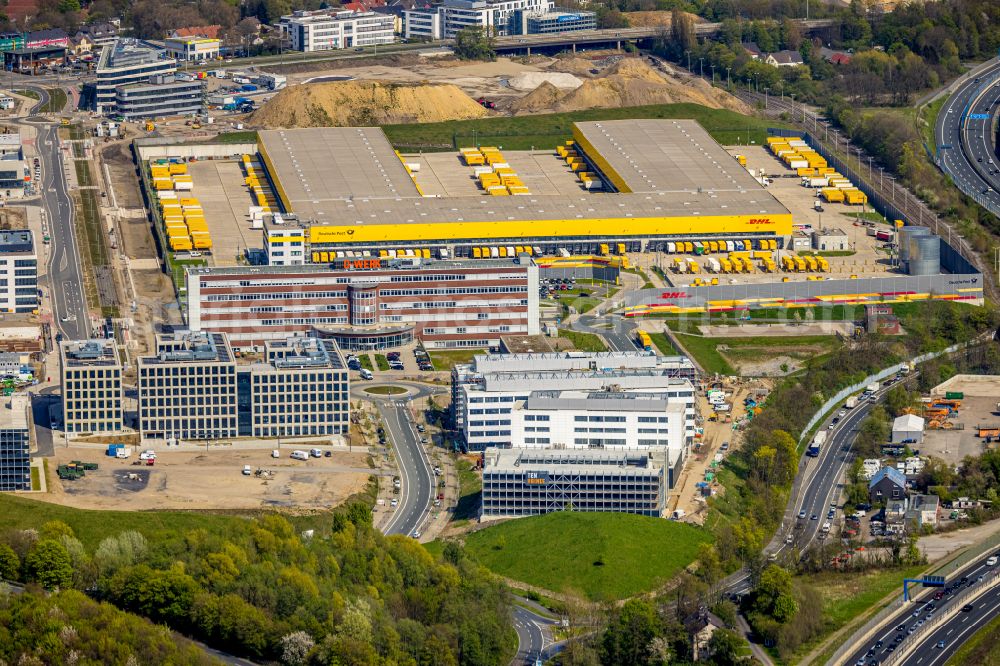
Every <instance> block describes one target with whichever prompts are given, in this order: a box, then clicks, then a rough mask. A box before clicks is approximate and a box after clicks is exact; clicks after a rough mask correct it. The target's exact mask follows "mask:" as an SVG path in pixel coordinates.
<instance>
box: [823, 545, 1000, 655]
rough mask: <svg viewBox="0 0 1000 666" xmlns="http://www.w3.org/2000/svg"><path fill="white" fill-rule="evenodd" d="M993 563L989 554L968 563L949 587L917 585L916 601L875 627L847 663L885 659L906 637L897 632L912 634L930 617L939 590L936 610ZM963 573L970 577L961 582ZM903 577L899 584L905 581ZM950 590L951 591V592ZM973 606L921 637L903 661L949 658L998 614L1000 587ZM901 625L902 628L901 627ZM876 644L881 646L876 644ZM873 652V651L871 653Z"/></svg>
mask: <svg viewBox="0 0 1000 666" xmlns="http://www.w3.org/2000/svg"><path fill="white" fill-rule="evenodd" d="M991 569H992V568H991V567H987V566H986V557H985V556H984V557H980V558H978V559H976V560H974V561H972V562H971V563H969V564H968V565H966V566H965V567H963V568H961V569H959V570H957V571H955V572H953V573H951V574H950V575H948V576H947V577H946V580H945V584H946V588H944V590H942V589H941V588H937V589H935V588H926V589H922V588H920V587H914V586H913V585H911V590H912V591H913V592H914V593H915V595H914V597H913V598H914V602H913V603H910V604H906V605H903V606H902V607H901V608H900V609H899V610H898V611H897V612H895V613H893V614H892V615H891V616H889V617H888V618H887V619H886V620H885V622H883V623H882V624H881V625H880V627H879V628H878V630H877V631H875V632H874V633H873V634H872V635H871V636H870V637H869V638H868V640H866V641H865V642H864V643H863V644H862V645H859V646H858V647H857V649H856V650H854V652H852V653H851V654H850V655H849V656H848V657H847V658H845V659H844V660H843V663H844V664H859V663H861V661H862V660H866V661H867V663H868V664H871V663H872V660H873V659H874V660H875V661H878V662H882V661H885V660H886V659H887V658H888V657H890V655H892V654H893V652H895V650H896V644H897V643H901V642H902V641H903V640H904V639H902V638H900V639H897V638H896V637H897V636H904V637H905V636H908V635H910V630H911V629H916V628H917V627H916V625H917V623H918V622H921V624H922V622H926V621H927V619H928V616H927V611H928V608H927V606H926V604H927V603H928V602H929V601H933V597H934V595H935V594H936V593H937V592H940V591H946V593H945V595H944V596H943V598H942V599H941V600H939V601H933V603H934V605H935V608H934V613H940V612H942V611H943V610H947V609H948V608H949V607H950V606H951V604H953V603H955V599H956V598H958V596H959V595H958V593H959V592H961V591H964V590H967V589H969V588H971V587H973V586H975V585H979V584H981V583H979V582H977V579H978V578H979V576H982V575H985V574H988V573H991ZM963 577H968V581H967V582H965V583H962V582H961V580H962V578H963ZM902 582H903V581H902V580H900V584H901V585H902ZM949 590H950V592H949ZM972 606H973V609H972V611H970V612H961V611H959V612H958V614H957V615H955V616H954V617H953V618H951V619H950V620H948V621H947V622H945V623H944V624H943V625H942V626H941V627H938V628H936V629H934V630H933V631H931V632H929V633H928V634H927V635H926V636H923V637H921V638H920V639H919V640H920V642H919V643H918V644H917V646H916V648H915V649H913V651H912V652H909V653H908V655H907V656H906V658H905V659H903V660H902V661H901V663H903V664H908V665H909V666H914V665H916V664H919V665H920V666H932V665H933V664H943V663H944V662H945V661H946V660H947V655H950V654H952V653H954V651H955V650H957V649H958V647H959V646H960V645H961V643H962V642H963V641H964V640H966V639H968V638H969V637H970V636H971V635H972V634H973V633H974V632H975V627H980V626H982V625H983V624H985V623H986V622H988V621H989V620H991V619H993V617H995V616H996V608H997V607H998V606H1000V587H994V588H992V589H991V590H989V591H988V592H986V593H985V594H984V596H981V597H979V598H978V599H977V600H975V601H974V602H972ZM900 627H902V628H903V630H902V631H898V629H899V628H900ZM942 640H943V641H945V648H944V650H940V649H938V648H937V647H936V645H937V643H938V641H942ZM876 645H877V646H878V647H876ZM869 653H870V654H869Z"/></svg>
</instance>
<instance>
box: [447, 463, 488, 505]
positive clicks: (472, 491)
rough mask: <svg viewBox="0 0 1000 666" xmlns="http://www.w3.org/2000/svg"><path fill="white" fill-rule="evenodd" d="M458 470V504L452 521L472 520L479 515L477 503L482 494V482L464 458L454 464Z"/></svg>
mask: <svg viewBox="0 0 1000 666" xmlns="http://www.w3.org/2000/svg"><path fill="white" fill-rule="evenodd" d="M456 469H457V470H458V504H457V506H456V507H455V513H453V514H452V520H472V519H473V518H476V517H477V516H478V515H479V503H480V499H481V496H482V492H483V482H482V479H480V477H479V473H478V472H477V471H476V469H475V467H474V466H473V465H472V463H470V462H469V461H468V460H466V459H465V458H459V459H458V461H457V463H456Z"/></svg>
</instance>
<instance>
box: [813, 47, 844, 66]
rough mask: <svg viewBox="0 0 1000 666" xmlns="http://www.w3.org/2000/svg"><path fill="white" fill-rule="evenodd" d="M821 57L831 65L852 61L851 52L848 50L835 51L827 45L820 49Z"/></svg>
mask: <svg viewBox="0 0 1000 666" xmlns="http://www.w3.org/2000/svg"><path fill="white" fill-rule="evenodd" d="M819 57H821V58H822V59H823V60H826V61H827V62H828V63H830V64H831V65H846V64H847V63H849V62H851V54H850V53H848V52H847V51H835V50H833V49H828V48H826V47H825V46H824V47H822V48H821V49H820V50H819Z"/></svg>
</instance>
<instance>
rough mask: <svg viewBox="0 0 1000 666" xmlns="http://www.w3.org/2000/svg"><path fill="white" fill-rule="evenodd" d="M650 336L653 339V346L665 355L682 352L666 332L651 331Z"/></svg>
mask: <svg viewBox="0 0 1000 666" xmlns="http://www.w3.org/2000/svg"><path fill="white" fill-rule="evenodd" d="M649 338H650V339H651V340H652V341H653V346H654V347H656V349H657V350H658V351H659V352H660V354H662V355H663V356H674V355H676V354H678V353H680V352H678V351H677V348H676V347H674V343H673V342H671V341H670V338H668V337H667V334H666V333H650V334H649Z"/></svg>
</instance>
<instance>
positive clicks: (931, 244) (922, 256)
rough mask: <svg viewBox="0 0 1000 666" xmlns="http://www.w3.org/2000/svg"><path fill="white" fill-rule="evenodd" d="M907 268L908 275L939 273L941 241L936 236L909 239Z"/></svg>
mask: <svg viewBox="0 0 1000 666" xmlns="http://www.w3.org/2000/svg"><path fill="white" fill-rule="evenodd" d="M907 267H908V270H907V272H908V273H909V274H910V275H938V274H939V273H941V239H940V238H939V237H937V236H913V237H912V238H910V258H909V261H908V262H907Z"/></svg>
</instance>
